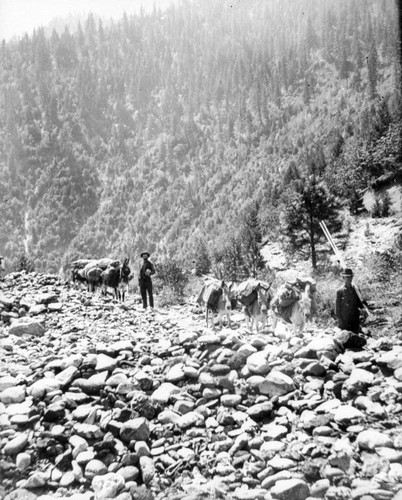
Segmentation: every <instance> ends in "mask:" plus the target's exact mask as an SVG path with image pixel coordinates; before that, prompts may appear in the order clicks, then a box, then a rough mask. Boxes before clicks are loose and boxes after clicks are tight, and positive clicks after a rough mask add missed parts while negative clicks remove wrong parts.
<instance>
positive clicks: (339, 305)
mask: <svg viewBox="0 0 402 500" xmlns="http://www.w3.org/2000/svg"><path fill="white" fill-rule="evenodd" d="M363 307H364V306H363V303H362V301H361V300H360V298H359V296H358V294H357V292H356V289H355V287H354V286H353V285H352V286H350V287H345V286H343V287H342V288H339V290H338V291H337V292H336V304H335V314H336V317H337V319H338V326H339V328H342V330H348V331H350V332H354V333H358V332H359V329H360V309H363Z"/></svg>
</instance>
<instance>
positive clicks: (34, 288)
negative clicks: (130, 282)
mask: <svg viewBox="0 0 402 500" xmlns="http://www.w3.org/2000/svg"><path fill="white" fill-rule="evenodd" d="M319 290H320V289H319ZM375 314H376V315H377V316H378V317H381V315H382V313H381V311H376V313H375ZM0 317H1V321H2V323H1V327H0V430H1V433H0V479H1V485H0V497H1V498H3V499H4V500H12V499H13V498H29V499H31V500H36V499H37V500H50V499H54V498H62V499H64V498H70V499H73V500H93V498H99V499H102V498H118V499H119V500H123V499H124V500H126V499H127V500H130V499H140V498H141V499H146V500H154V499H156V500H180V499H182V500H190V499H191V500H193V499H198V498H222V499H226V500H273V499H281V500H294V499H295V498H298V499H300V500H305V499H306V498H308V497H309V498H310V497H311V496H313V497H314V498H316V497H318V498H326V499H334V498H345V499H346V498H348V499H349V498H362V499H363V498H369V497H370V498H374V499H376V500H380V499H390V500H391V499H394V500H399V499H400V495H401V491H402V490H401V486H402V466H401V453H402V441H401V431H402V429H401V420H400V412H401V410H402V399H401V392H402V386H401V380H402V373H401V370H402V367H401V352H402V323H400V324H399V326H397V325H392V324H390V323H388V324H386V326H385V327H384V326H380V327H378V326H375V324H373V326H372V327H371V331H372V337H369V338H368V342H367V346H366V347H365V348H364V349H362V350H345V349H344V347H343V345H344V343H345V341H346V340H347V338H348V333H347V332H345V331H340V330H339V329H337V328H334V326H333V321H329V322H327V324H326V325H325V326H321V327H320V326H317V324H315V323H310V324H308V326H307V328H306V330H305V332H304V334H303V336H302V338H298V337H293V336H289V335H285V336H284V335H282V334H281V332H282V333H283V331H285V327H284V326H281V328H280V329H279V331H278V335H273V333H272V332H271V331H270V329H267V330H265V331H264V333H263V334H260V335H256V334H251V333H249V332H247V330H246V328H245V325H244V320H243V318H242V315H240V314H236V315H234V317H233V320H234V321H233V326H232V328H224V329H222V330H218V331H217V332H216V333H214V332H212V331H211V330H210V329H206V328H205V320H204V317H203V315H200V314H197V312H196V310H195V309H194V306H193V305H191V304H189V303H187V304H185V305H182V306H176V307H170V308H167V309H164V308H158V309H157V311H156V312H155V314H154V315H149V314H147V313H143V312H142V311H141V309H140V306H139V302H138V299H137V298H136V297H135V296H132V295H131V296H129V299H128V301H127V302H126V303H124V304H119V303H116V302H115V301H112V300H110V299H107V298H104V297H101V296H99V295H90V294H88V293H87V292H83V291H79V290H76V289H74V288H73V287H72V286H71V285H70V284H69V283H67V282H65V281H63V280H62V279H60V278H59V277H57V276H52V275H43V274H37V273H26V272H22V273H12V274H9V275H7V276H6V277H5V279H4V280H2V281H1V282H0ZM284 337H285V338H287V340H284ZM398 491H399V493H398Z"/></svg>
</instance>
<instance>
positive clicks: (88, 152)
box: [0, 0, 401, 271]
mask: <svg viewBox="0 0 402 500" xmlns="http://www.w3.org/2000/svg"><path fill="white" fill-rule="evenodd" d="M396 14H397V13H396V3H395V2H394V1H393V0H337V1H336V2H335V1H332V0H298V1H297V2H295V1H292V0H281V1H269V2H267V1H266V0H250V1H247V2H228V1H219V2H217V1H216V0H203V1H196V0H195V1H192V2H190V1H187V2H183V3H181V4H180V5H179V6H176V7H171V8H170V9H169V10H167V11H163V12H160V11H157V10H154V12H153V13H152V14H145V13H142V14H141V15H138V16H133V17H127V16H125V17H124V18H123V19H122V20H121V21H120V22H118V23H115V24H112V25H110V26H108V27H103V26H102V23H101V22H99V21H97V22H95V21H94V18H93V17H89V18H88V19H87V21H86V23H85V24H84V25H82V26H79V28H78V30H77V31H75V32H70V31H69V30H68V28H66V30H65V31H64V33H63V34H61V35H58V34H57V33H56V32H53V34H52V36H50V37H48V38H47V37H46V36H45V35H44V31H43V30H38V31H37V32H36V33H35V34H34V35H33V36H32V37H28V36H26V37H24V38H22V39H21V40H19V41H18V42H10V43H5V42H3V44H2V47H1V51H0V90H1V92H0V213H1V218H0V252H2V253H4V254H5V256H6V258H7V259H8V260H9V261H11V259H12V258H13V256H15V255H17V254H20V253H21V252H24V251H25V252H26V253H28V254H29V255H30V256H31V258H32V259H33V260H34V262H35V265H36V268H37V269H38V270H40V269H42V270H43V269H46V270H51V271H55V270H58V269H59V268H60V267H61V266H62V265H65V264H66V263H68V262H69V261H70V260H71V259H73V258H76V257H84V256H94V257H100V256H105V255H108V256H116V257H121V256H122V255H127V254H128V255H137V254H138V253H139V251H140V250H143V249H145V248H146V249H148V250H149V251H151V252H156V253H157V254H159V255H174V254H178V253H179V252H180V254H181V255H184V254H185V255H188V256H190V255H191V252H192V251H193V249H194V246H195V245H196V243H197V241H199V240H200V239H202V238H204V239H205V241H212V242H213V243H212V244H215V243H214V242H216V241H218V239H219V238H218V237H221V238H222V236H223V239H225V238H227V237H228V236H230V235H232V234H233V233H234V232H236V227H237V221H238V219H239V217H240V216H241V214H242V211H243V210H244V208H245V206H246V205H247V203H248V202H249V201H250V200H255V201H257V202H259V207H260V218H261V221H262V222H263V225H264V227H265V231H267V232H269V230H270V229H271V230H272V229H275V228H276V227H277V224H278V215H279V212H280V206H281V199H282V193H283V192H284V191H285V190H286V187H287V185H288V184H289V183H290V182H291V180H292V179H294V178H297V177H300V176H303V175H306V174H308V173H310V174H311V173H313V174H314V175H317V176H319V178H320V179H322V180H323V181H325V182H326V183H327V185H328V187H329V189H330V190H331V191H332V192H333V193H336V194H337V195H339V196H341V197H343V199H344V200H345V202H346V203H347V205H348V206H349V208H350V209H351V210H352V211H355V210H357V209H358V201H359V196H360V194H361V190H363V189H365V188H366V187H367V186H369V183H370V181H371V180H372V179H374V178H376V177H378V176H379V175H381V174H384V173H388V172H390V171H392V170H393V169H396V168H400V164H401V147H400V146H401V117H400V109H401V105H400V104H401V100H400V92H399V90H400V89H399V85H400V67H399V56H400V55H399V45H398V42H399V34H398V26H397V15H396Z"/></svg>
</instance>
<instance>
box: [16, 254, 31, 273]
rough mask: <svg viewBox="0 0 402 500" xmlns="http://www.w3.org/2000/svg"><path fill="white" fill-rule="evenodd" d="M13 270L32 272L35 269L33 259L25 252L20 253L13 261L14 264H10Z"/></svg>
mask: <svg viewBox="0 0 402 500" xmlns="http://www.w3.org/2000/svg"><path fill="white" fill-rule="evenodd" d="M12 267H13V269H14V271H17V272H19V271H26V272H27V273H32V272H33V271H35V264H34V262H33V260H32V259H31V258H30V257H28V255H26V254H22V255H21V256H20V257H18V258H17V261H16V262H14V265H13V266H12Z"/></svg>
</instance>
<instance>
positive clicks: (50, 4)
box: [0, 0, 171, 40]
mask: <svg viewBox="0 0 402 500" xmlns="http://www.w3.org/2000/svg"><path fill="white" fill-rule="evenodd" d="M170 3H171V0H0V40H3V38H5V39H6V40H8V39H10V38H11V37H12V36H14V35H16V36H20V35H23V34H24V33H25V32H28V34H31V33H32V31H33V29H34V28H35V27H38V26H46V25H47V24H48V23H49V22H50V21H51V20H52V19H53V18H55V17H65V16H66V15H67V14H69V13H70V12H72V13H74V12H75V13H80V14H81V13H85V14H87V13H88V12H93V13H94V14H98V15H99V16H101V17H105V18H110V17H112V18H114V19H118V18H120V17H121V16H122V15H123V12H127V14H133V13H135V12H138V10H139V8H140V6H141V5H142V6H143V7H144V9H145V10H149V9H152V7H153V5H154V4H156V5H157V6H160V7H161V8H164V7H166V6H168V5H169V4H170Z"/></svg>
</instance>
